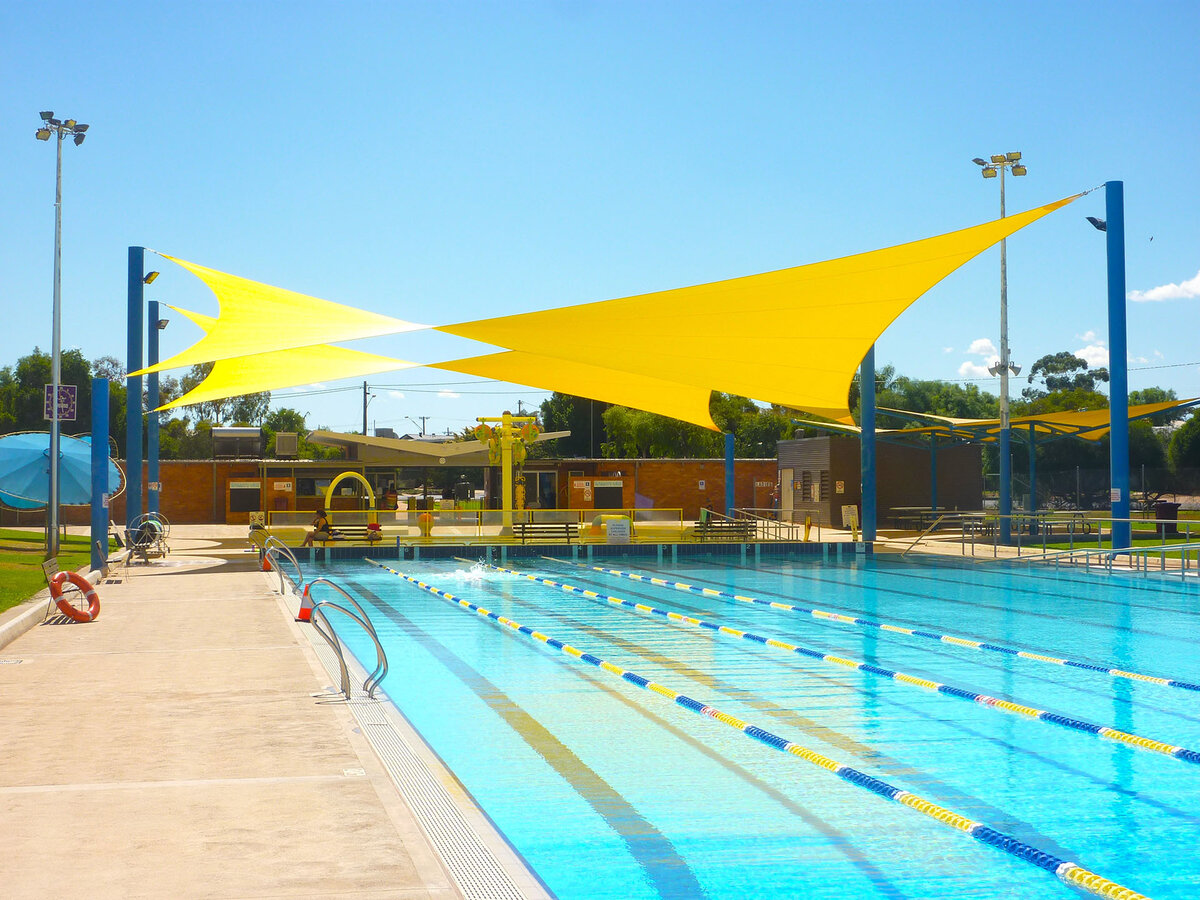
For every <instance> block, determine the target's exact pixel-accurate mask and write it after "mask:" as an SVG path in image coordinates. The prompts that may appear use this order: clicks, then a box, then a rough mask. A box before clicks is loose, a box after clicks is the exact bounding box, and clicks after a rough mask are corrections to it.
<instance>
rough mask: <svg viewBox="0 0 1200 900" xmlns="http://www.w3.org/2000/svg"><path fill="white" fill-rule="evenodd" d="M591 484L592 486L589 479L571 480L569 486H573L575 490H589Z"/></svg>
mask: <svg viewBox="0 0 1200 900" xmlns="http://www.w3.org/2000/svg"><path fill="white" fill-rule="evenodd" d="M591 486H592V483H591V482H590V481H573V482H571V487H573V488H575V490H577V491H586V490H589V489H590V488H591Z"/></svg>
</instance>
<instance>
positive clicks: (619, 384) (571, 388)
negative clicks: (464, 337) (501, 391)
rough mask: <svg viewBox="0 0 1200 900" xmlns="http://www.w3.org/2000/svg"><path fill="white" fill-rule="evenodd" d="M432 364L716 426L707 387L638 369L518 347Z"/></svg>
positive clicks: (449, 369)
mask: <svg viewBox="0 0 1200 900" xmlns="http://www.w3.org/2000/svg"><path fill="white" fill-rule="evenodd" d="M429 368H431V369H445V370H447V371H450V372H462V373H464V374H467V375H478V376H479V377H481V378H494V379H496V380H497V381H511V382H514V383H516V384H525V385H528V386H530V387H535V388H542V389H543V390H547V391H561V392H563V393H566V394H575V395H577V396H580V397H590V398H591V399H593V400H602V401H604V402H605V403H616V404H618V405H620V406H631V407H634V408H635V409H642V410H646V411H648V412H655V413H661V414H662V415H664V416H671V417H672V418H675V419H680V420H682V421H684V422H692V423H694V424H696V425H700V426H701V427H703V428H711V429H713V430H714V431H715V430H716V428H717V426H716V425H715V424H713V420H712V416H711V415H710V414H709V411H708V401H709V398H710V397H711V395H712V392H711V391H709V389H708V388H705V387H697V386H695V385H689V384H680V383H679V382H675V381H667V380H665V379H662V378H654V377H650V376H647V375H640V374H637V373H634V372H622V371H618V370H615V369H605V368H601V367H599V366H592V365H588V364H587V363H582V362H576V361H574V360H569V359H557V358H555V357H552V356H543V355H540V354H534V353H522V352H519V351H506V352H504V353H492V354H488V355H486V356H473V357H470V358H469V359H455V360H451V361H449V362H443V363H432V364H430V365H429Z"/></svg>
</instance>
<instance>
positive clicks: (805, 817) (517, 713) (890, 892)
mask: <svg viewBox="0 0 1200 900" xmlns="http://www.w3.org/2000/svg"><path fill="white" fill-rule="evenodd" d="M343 583H344V584H346V585H348V586H351V587H353V588H354V589H355V590H356V591H358V592H360V593H361V594H362V595H363V596H364V597H366V598H367V599H368V600H370V601H371V603H372V604H374V605H373V607H372V611H374V610H378V611H379V613H380V614H381V615H383V616H384V617H385V618H387V619H388V621H389V622H391V623H392V624H393V625H395V626H396V627H397V628H398V629H399V631H400V633H402V634H404V635H405V636H406V637H408V638H409V639H411V640H414V641H415V642H416V643H417V644H418V645H419V646H421V647H422V648H423V649H424V650H425V651H426V652H427V653H429V654H430V655H431V656H432V657H433V658H434V659H436V660H437V661H438V662H439V663H441V664H442V666H443V668H445V670H446V671H448V672H449V673H450V674H451V675H452V676H453V677H455V678H457V679H458V680H459V683H460V684H463V685H464V686H465V688H466V689H467V690H469V691H471V692H472V693H473V694H474V695H475V696H476V697H477V698H478V699H479V700H480V701H481V702H482V703H484V704H485V705H486V706H488V707H489V708H490V709H491V711H492V712H493V713H494V714H495V715H496V716H497V718H499V719H500V720H501V721H503V722H504V723H505V724H506V725H508V727H509V728H510V729H512V731H513V733H515V734H516V735H517V736H518V738H520V739H522V740H524V741H525V743H526V745H527V746H529V747H530V748H531V749H532V750H533V751H534V752H535V753H537V754H539V755H542V756H544V762H545V763H546V764H547V765H548V766H549V768H551V769H552V770H555V773H556V774H557V775H558V776H559V777H560V778H563V779H564V780H565V781H566V783H567V784H568V785H570V786H571V787H572V788H573V789H574V791H575V793H576V794H577V795H579V797H580V798H581V799H582V800H583V801H584V802H585V803H587V804H588V805H590V806H592V807H593V810H594V812H595V813H596V815H597V816H599V817H600V819H601V820H602V821H603V822H604V823H605V825H606V826H607V827H608V828H610V829H612V830H613V831H614V832H616V833H617V834H618V835H619V836H621V837H623V838H625V840H626V842H627V846H628V845H629V839H630V835H629V834H628V831H629V828H630V826H631V825H634V826H639V831H640V832H641V833H642V834H643V844H644V843H645V834H646V832H647V830H648V829H647V824H648V820H646V819H644V818H643V817H641V814H640V813H637V812H636V810H634V814H633V815H630V814H629V812H627V811H624V810H621V809H618V808H617V807H619V805H620V804H619V803H613V802H612V801H611V800H610V799H609V798H607V797H597V796H596V794H595V793H594V792H592V791H591V789H590V788H589V787H586V786H584V785H581V784H580V781H581V780H583V779H581V778H579V777H578V775H577V774H576V772H574V771H572V769H571V768H569V767H565V766H564V757H568V756H570V757H573V758H574V762H575V764H576V765H577V766H579V767H583V768H585V769H587V771H588V773H590V774H589V775H587V776H586V777H589V778H595V779H600V776H599V774H597V773H595V772H594V770H591V769H590V767H588V766H586V764H585V763H583V762H582V760H580V759H579V757H578V756H576V755H575V753H574V750H573V749H571V748H569V747H566V745H563V748H564V749H565V750H566V753H562V752H558V750H557V748H554V747H547V746H546V742H547V737H545V736H543V737H542V739H541V740H540V741H539V740H537V739H535V738H534V737H533V735H532V734H531V733H530V732H531V729H530V727H529V726H528V725H526V724H525V722H524V721H522V720H526V718H528V720H530V721H532V722H537V723H538V725H539V726H540V729H541V730H543V733H544V735H550V734H551V732H550V731H549V729H548V727H547V726H544V725H542V723H541V720H540V719H538V718H537V717H536V716H534V714H533V713H531V712H529V711H528V710H526V708H525V707H524V706H523V705H522V704H521V703H519V702H518V701H517V700H515V699H513V698H512V697H511V696H509V695H508V694H507V693H505V692H504V691H502V690H501V689H500V687H499V686H497V685H496V684H494V683H493V682H491V681H490V680H489V679H488V678H487V676H485V675H484V674H483V673H482V672H481V671H480V670H479V669H478V668H476V666H475V664H474V663H473V662H468V661H467V660H465V659H463V658H462V657H460V656H459V655H458V654H457V653H456V652H455V651H454V649H453V648H452V647H451V646H450V645H449V644H447V643H444V642H443V641H442V639H440V638H439V637H437V636H435V635H434V634H433V633H431V632H430V631H428V630H427V629H426V628H425V627H423V626H422V625H421V624H418V622H416V621H415V620H414V619H412V618H410V617H409V616H406V615H404V614H403V613H401V612H400V611H399V610H397V609H395V608H394V607H393V606H392V605H391V604H389V603H388V602H387V601H386V600H384V599H383V598H382V597H380V596H379V595H378V594H376V593H374V592H373V591H371V590H370V589H369V588H367V587H366V586H365V585H363V584H360V583H359V582H356V581H354V580H353V579H350V578H347V579H345V581H344V582H343ZM401 589H403V587H402V588H401ZM439 608H440V607H439ZM447 612H448V614H450V615H453V612H452V611H447ZM532 652H537V650H536V649H532ZM550 661H551V662H552V663H553V665H555V666H561V667H563V668H564V669H565V670H567V671H569V672H570V673H572V675H573V676H574V677H577V678H579V679H581V680H582V681H583V683H584V684H585V685H587V686H588V687H589V688H591V689H592V690H595V691H598V692H600V693H603V694H605V695H606V696H608V697H609V698H611V699H612V700H613V701H614V702H616V703H620V704H621V705H622V706H623V707H625V709H626V710H628V712H629V713H630V714H631V715H635V716H639V717H641V718H642V719H643V720H644V721H646V722H647V723H649V724H650V725H651V726H653V727H655V728H659V729H662V730H663V731H664V732H666V733H667V734H669V735H671V736H672V737H673V738H675V740H677V741H680V742H681V743H683V744H685V745H686V746H688V747H689V748H691V749H692V750H693V751H694V752H696V753H698V754H700V755H702V756H703V757H705V759H707V760H708V761H709V762H711V763H713V764H714V765H717V766H720V767H722V768H723V769H725V770H726V771H728V772H732V773H733V775H734V777H736V778H739V779H741V780H742V782H743V783H744V784H745V785H746V786H747V787H748V788H749V789H752V790H756V791H759V792H760V793H761V794H762V795H763V796H764V797H767V798H769V799H770V800H771V801H773V802H775V803H778V804H779V805H780V807H781V808H783V809H784V810H786V811H787V812H788V813H790V814H791V815H794V816H796V817H798V818H799V819H801V820H802V821H803V822H804V823H805V824H806V825H808V826H809V827H810V828H812V829H813V830H814V831H815V832H818V833H819V834H820V835H821V836H822V837H823V838H825V839H826V840H827V841H828V842H829V845H830V846H831V847H833V848H835V849H836V850H837V852H839V853H841V854H842V856H843V857H844V858H845V859H846V861H847V862H848V864H849V865H850V866H851V867H852V868H854V869H855V870H856V871H857V872H858V874H859V875H860V876H861V877H862V878H863V879H864V880H866V881H869V882H870V883H871V884H872V885H873V886H874V887H875V889H876V890H877V891H879V893H880V894H881V895H882V896H883V897H885V898H888V900H906V895H905V894H904V893H902V892H901V890H900V889H899V888H897V887H896V886H895V885H893V884H892V883H891V882H890V881H889V880H888V878H887V875H886V874H885V873H884V872H883V871H881V870H880V869H879V868H878V867H877V866H876V865H875V864H874V863H873V862H871V860H870V859H869V858H868V857H867V856H866V854H865V853H864V852H863V851H862V850H860V849H859V848H858V847H857V846H856V845H855V844H854V842H853V841H852V840H851V839H850V837H849V836H847V835H846V834H844V833H843V832H842V831H840V830H839V829H838V828H836V827H835V826H834V825H833V824H832V823H830V822H828V821H826V820H825V819H823V818H821V817H820V816H818V815H816V814H815V813H812V812H810V811H809V810H808V809H807V808H806V807H805V806H804V805H803V803H800V802H798V801H797V800H793V799H792V798H791V797H789V796H788V795H787V794H786V793H785V792H784V791H781V790H780V789H778V788H777V787H775V786H774V785H772V784H770V783H768V782H767V781H765V780H764V779H762V778H760V777H759V776H758V775H755V774H754V773H753V772H751V771H750V770H749V769H747V768H746V767H744V766H742V765H739V764H738V763H736V762H734V761H733V760H732V759H730V758H728V757H727V756H725V755H724V754H722V753H721V752H720V751H719V750H717V749H714V748H713V747H712V746H710V745H709V744H707V743H705V742H704V741H703V740H701V739H700V738H699V737H697V736H696V735H695V734H693V733H692V732H690V731H688V730H687V729H685V728H682V727H680V726H679V725H677V724H675V723H674V722H671V721H668V720H667V719H665V718H663V717H662V716H661V715H660V714H659V713H657V712H655V711H654V710H653V709H651V708H649V707H647V706H646V705H645V704H644V703H641V702H640V701H639V700H638V699H637V698H635V697H630V696H629V695H628V694H627V693H626V692H625V691H622V690H621V689H620V687H619V686H617V685H610V684H609V683H608V682H607V681H606V680H602V679H603V675H602V674H595V675H594V674H592V672H591V670H590V669H589V670H584V669H580V668H579V667H578V666H576V665H574V663H573V661H572V660H570V659H563V658H562V657H559V656H552V657H551V658H550ZM392 701H393V703H395V704H396V705H399V699H398V698H397V697H396V695H394V694H393V695H392ZM435 752H436V751H435ZM447 768H448V769H449V766H448V765H447ZM601 780H602V779H601ZM603 787H604V788H609V785H608V784H607V782H604V784H603ZM463 790H464V791H467V793H468V794H471V791H470V790H469V789H468V788H467V787H466V786H463ZM0 792H2V789H0ZM471 796H472V799H475V798H474V795H473V794H471ZM969 799H970V800H973V801H975V802H979V801H978V800H976V798H974V797H971V798H969ZM621 801H622V802H624V797H623V796H621ZM475 803H476V805H477V806H479V807H480V808H481V809H482V804H480V803H479V802H478V800H477V799H476V800H475ZM485 814H486V813H485ZM633 818H637V819H638V821H637V822H631V819H633ZM1021 824H1022V825H1025V824H1026V823H1023V822H1022V823H1021ZM649 826H650V827H651V828H657V826H656V825H653V823H649ZM496 830H497V831H500V828H499V826H498V825H497V826H496ZM660 834H661V832H660ZM1039 837H1041V838H1043V839H1046V840H1048V838H1045V836H1044V835H1039ZM663 841H664V843H665V844H666V845H667V847H668V848H669V849H670V853H669V854H668V853H664V852H663V850H662V849H659V850H658V851H657V853H656V854H655V856H654V859H656V860H659V861H661V864H664V865H667V866H671V867H677V866H683V867H688V864H687V863H686V862H685V861H682V860H680V859H679V858H678V856H676V855H675V850H674V845H673V844H672V843H671V842H670V840H669V838H667V836H666V835H663ZM514 849H516V848H514ZM517 852H518V853H520V850H517ZM1058 852H1063V851H1062V850H1059V851H1058ZM521 856H522V859H523V860H525V861H526V864H527V865H528V866H529V867H530V870H531V871H533V867H532V863H530V862H529V861H528V860H527V859H526V858H525V856H524V855H523V854H521ZM634 858H635V859H636V860H637V862H638V864H639V865H641V866H643V867H644V868H650V867H651V865H652V860H647V859H645V858H639V857H637V856H635V857H634ZM535 874H536V873H535ZM654 877H655V876H654V875H651V878H652V879H653V878H654ZM547 891H550V889H549V887H547ZM551 893H552V892H551ZM659 893H660V895H662V896H679V895H680V894H679V891H678V890H676V891H674V892H671V891H670V890H669V889H668V890H667V891H664V890H663V889H662V888H661V887H660V890H659ZM702 895H703V894H702V889H701V888H700V887H699V885H696V886H695V887H694V888H693V889H692V893H691V894H688V896H702Z"/></svg>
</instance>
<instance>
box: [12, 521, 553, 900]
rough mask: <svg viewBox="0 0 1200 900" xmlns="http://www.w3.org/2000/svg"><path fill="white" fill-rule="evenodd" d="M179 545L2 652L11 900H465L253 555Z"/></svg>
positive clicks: (175, 540) (219, 540) (195, 540)
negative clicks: (79, 611)
mask: <svg viewBox="0 0 1200 900" xmlns="http://www.w3.org/2000/svg"><path fill="white" fill-rule="evenodd" d="M188 531H191V529H180V530H179V531H177V532H176V533H175V534H173V535H172V541H171V543H172V553H171V555H170V557H168V560H169V564H164V565H154V566H145V565H133V566H130V567H129V568H128V570H126V569H125V568H124V567H118V568H117V569H116V570H115V571H114V572H112V573H110V575H109V578H108V579H106V580H105V581H103V582H102V583H100V584H98V585H97V588H98V592H99V594H100V598H101V613H100V616H99V618H98V619H97V620H96V621H95V622H91V623H86V624H56V622H57V621H58V620H59V619H63V618H65V617H61V616H52V617H51V621H50V623H48V624H35V625H34V626H33V627H32V628H29V629H28V630H27V631H26V632H25V633H24V634H22V635H20V636H19V637H17V638H16V639H15V640H12V641H11V643H8V644H7V646H3V647H0V721H2V722H3V723H4V726H3V728H0V760H3V763H2V769H0V771H2V774H0V832H2V833H3V834H4V835H5V843H6V848H5V849H6V859H5V864H4V888H3V894H4V896H5V897H7V898H44V897H89V898H106V897H113V898H117V897H121V898H126V897H165V896H170V897H272V898H290V897H307V898H317V897H327V898H334V897H338V898H349V897H371V898H404V900H409V898H414V900H415V898H452V897H461V896H463V894H462V893H461V892H460V890H459V889H458V887H457V886H456V884H455V882H454V880H453V878H452V877H451V875H450V874H449V872H448V870H447V868H446V866H445V865H444V864H443V862H442V860H441V859H440V858H439V855H438V854H437V853H436V852H435V851H434V849H433V846H432V844H431V843H430V841H429V839H428V838H427V836H426V833H425V832H423V831H422V829H421V827H420V826H419V825H418V824H417V821H416V819H415V818H414V816H413V814H412V812H411V811H410V809H409V807H408V806H407V804H406V803H405V801H404V799H403V797H402V795H401V793H400V792H399V791H398V789H397V787H396V785H395V783H394V782H393V780H392V778H391V777H390V776H389V773H388V770H387V768H386V767H385V765H384V764H383V763H382V762H381V760H380V758H379V757H378V756H377V755H376V753H375V752H374V751H373V749H372V747H371V746H370V744H369V743H368V741H367V739H366V738H365V737H364V736H363V734H362V733H361V732H362V729H361V728H359V727H358V725H357V724H356V718H355V715H354V714H353V711H352V710H351V709H349V708H348V706H347V704H345V703H344V702H342V701H340V700H339V699H338V698H337V697H336V696H331V694H332V691H330V690H329V685H330V684H331V679H330V677H329V676H328V675H327V674H326V673H325V671H324V670H323V668H322V667H321V664H320V662H319V660H318V658H317V655H316V654H315V652H314V650H313V647H312V646H311V645H310V644H309V642H308V640H307V637H306V636H305V635H304V634H303V633H302V632H301V630H300V626H298V625H297V624H296V623H295V622H294V621H293V620H292V614H291V612H290V611H289V610H288V609H286V607H285V605H284V603H283V602H282V601H281V599H280V598H279V596H278V595H277V594H275V593H274V592H273V591H272V590H271V587H270V580H269V577H268V576H267V575H265V574H264V573H263V572H262V571H261V570H259V569H258V567H257V565H256V558H255V557H253V556H252V555H250V554H247V553H245V552H244V551H243V550H242V549H241V548H240V547H237V546H235V544H236V542H235V541H227V540H225V538H226V537H229V536H227V535H225V534H223V533H222V531H223V529H213V528H211V527H209V528H206V530H205V535H204V536H201V535H200V534H196V535H194V536H190V537H184V536H183V535H182V534H181V533H180V532H188ZM233 531H236V534H237V537H238V539H240V541H241V543H242V546H243V547H244V546H245V543H244V540H245V537H244V536H245V529H244V528H237V529H233ZM177 535H178V537H177ZM177 548H178V552H176V551H177ZM45 606H46V601H45V600H44V599H43V600H40V601H37V602H35V603H34V604H33V606H32V607H30V606H29V605H26V606H25V607H18V609H16V610H10V611H9V612H8V613H6V614H5V616H4V617H3V618H4V619H7V620H14V619H17V618H20V617H21V616H22V615H24V616H26V617H28V616H29V615H30V613H31V612H32V614H33V615H34V616H35V617H36V620H37V622H40V621H41V618H42V611H43V610H44V609H45ZM0 624H2V623H0ZM533 893H537V892H533Z"/></svg>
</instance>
